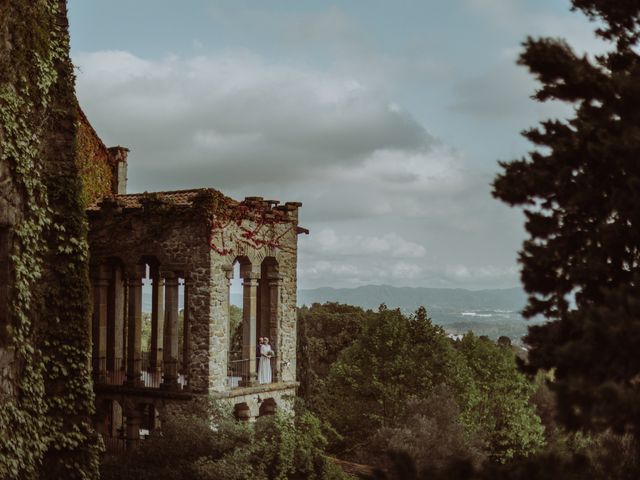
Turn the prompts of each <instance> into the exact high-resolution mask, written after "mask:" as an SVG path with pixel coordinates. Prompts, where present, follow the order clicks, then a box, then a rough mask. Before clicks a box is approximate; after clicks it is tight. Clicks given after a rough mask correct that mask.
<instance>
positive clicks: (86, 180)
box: [76, 109, 115, 205]
mask: <svg viewBox="0 0 640 480" xmlns="http://www.w3.org/2000/svg"><path fill="white" fill-rule="evenodd" d="M76 138H77V140H76V163H77V165H78V169H79V171H80V177H81V178H82V200H83V202H84V203H85V204H87V205H91V204H92V203H95V202H97V201H98V200H101V199H102V198H104V197H106V196H108V195H110V194H111V192H112V191H113V188H114V185H113V182H114V170H115V165H113V159H112V158H111V157H110V155H109V150H108V149H107V147H106V146H105V145H104V143H102V140H100V137H99V136H98V134H97V133H96V131H95V130H94V129H93V127H92V126H91V124H90V123H89V120H88V119H87V117H86V116H85V114H84V112H83V111H82V110H81V109H78V132H77V136H76Z"/></svg>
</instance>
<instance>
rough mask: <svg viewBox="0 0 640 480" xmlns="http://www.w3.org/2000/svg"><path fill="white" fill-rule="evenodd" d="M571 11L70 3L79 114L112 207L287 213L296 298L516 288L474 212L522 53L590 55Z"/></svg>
mask: <svg viewBox="0 0 640 480" xmlns="http://www.w3.org/2000/svg"><path fill="white" fill-rule="evenodd" d="M569 7H570V2H569V0H413V1H412V0H402V1H390V0H388V1H377V0H368V1H365V0H361V1H344V2H328V1H319V0H317V1H312V0H306V1H299V0H298V1H295V0H290V1H264V0H262V1H258V0H256V1H238V0H229V1H205V0H185V1H183V2H175V1H169V0H136V1H134V2H132V1H130V0H127V1H124V0H70V1H69V18H70V28H71V41H72V56H73V60H74V63H75V64H76V67H77V91H78V97H79V99H80V102H81V104H82V106H83V108H84V110H85V111H86V113H87V115H88V116H89V118H90V120H91V121H92V123H93V125H94V127H95V128H96V130H97V131H98V133H99V134H100V135H101V136H102V138H103V140H104V141H105V143H106V144H107V145H116V144H120V145H124V146H127V147H129V148H130V149H131V152H130V154H129V159H130V160H129V191H130V192H135V191H145V190H147V191H154V190H171V189H184V188H192V187H208V186H212V187H215V188H218V189H219V190H222V191H223V192H224V193H226V194H227V195H230V196H232V197H234V198H243V197H244V196H263V197H266V198H275V199H279V200H281V201H283V202H284V201H301V202H303V207H302V210H301V224H302V225H303V226H305V227H308V228H309V229H310V230H311V235H309V236H301V237H300V239H299V245H300V260H299V285H300V287H302V288H312V287H317V286H335V287H349V286H358V285H364V284H390V285H396V286H428V287H464V288H474V289H475V288H496V287H511V286H515V285H518V283H519V282H518V266H517V263H516V255H517V250H518V248H519V245H520V243H521V242H522V240H523V238H524V233H523V228H522V216H521V214H520V213H519V212H518V211H514V210H511V209H509V208H508V207H506V206H504V205H502V204H501V203H499V202H498V201H496V200H494V199H493V198H492V197H491V195H490V186H489V184H490V182H491V180H492V178H493V177H494V176H495V174H496V172H498V165H497V160H499V159H500V160H510V159H513V158H516V157H519V156H522V155H524V154H525V153H526V152H527V150H528V148H529V145H528V144H527V143H526V142H525V141H524V140H523V139H521V137H520V136H519V132H520V131H521V130H523V129H524V128H527V127H529V126H532V125H534V124H535V123H536V122H537V121H538V120H541V119H543V118H546V117H548V116H566V115H567V114H568V113H569V112H570V110H568V109H567V107H565V106H561V105H539V104H536V103H534V102H533V101H531V100H530V99H529V96H530V95H531V94H532V93H533V91H534V89H535V86H536V84H535V81H534V80H533V79H532V78H531V77H530V76H529V75H528V73H527V72H526V71H525V70H524V69H523V68H521V67H517V66H516V65H515V59H516V57H517V55H518V52H519V51H520V43H521V42H522V41H523V40H524V38H525V37H526V35H533V36H539V35H550V36H563V37H565V38H567V39H568V40H569V42H570V43H571V44H572V45H573V46H574V47H575V48H576V50H579V51H583V52H589V53H590V52H598V51H602V49H603V48H604V46H603V45H602V44H601V43H600V42H599V41H598V40H596V39H595V38H594V36H593V34H592V30H593V26H592V25H591V24H590V23H589V22H588V20H587V19H586V18H585V17H583V16H582V15H580V14H577V13H571V12H570V11H569Z"/></svg>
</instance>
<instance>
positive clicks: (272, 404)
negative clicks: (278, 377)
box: [258, 398, 278, 417]
mask: <svg viewBox="0 0 640 480" xmlns="http://www.w3.org/2000/svg"><path fill="white" fill-rule="evenodd" d="M277 409H278V404H277V403H276V401H275V399H273V398H267V399H265V400H263V401H262V402H260V409H259V412H258V415H259V416H261V417H262V416H264V415H275V413H276V411H277Z"/></svg>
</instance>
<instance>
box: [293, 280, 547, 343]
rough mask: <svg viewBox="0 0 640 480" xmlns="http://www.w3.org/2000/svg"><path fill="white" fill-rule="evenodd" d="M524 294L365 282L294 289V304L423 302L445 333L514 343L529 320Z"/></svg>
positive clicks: (406, 307) (409, 308) (406, 308)
mask: <svg viewBox="0 0 640 480" xmlns="http://www.w3.org/2000/svg"><path fill="white" fill-rule="evenodd" d="M526 300H527V297H526V294H525V293H524V291H523V290H522V289H521V288H519V287H516V288H505V289H491V290H466V289H462V288H424V287H392V286H389V285H365V286H362V287H356V288H331V287H322V288H316V289H311V290H299V291H298V305H299V306H302V305H311V304H313V303H325V302H338V303H346V304H350V305H357V306H360V307H362V308H364V309H377V308H378V307H379V305H380V304H381V303H384V304H386V305H387V307H389V308H400V310H402V311H403V312H404V313H411V312H414V311H415V310H416V309H417V308H418V307H420V306H424V307H425V308H426V309H427V312H428V313H429V316H430V317H431V318H432V320H433V322H434V323H436V324H439V325H442V326H443V327H444V328H445V330H446V331H447V332H449V333H454V334H457V333H466V332H468V331H469V330H471V331H473V332H474V333H476V334H477V335H487V336H489V337H490V338H493V339H496V338H498V337H499V336H501V335H506V336H508V337H510V338H511V339H512V341H513V342H514V343H520V338H521V337H522V336H524V335H525V334H526V332H527V327H528V325H530V324H531V323H539V321H526V320H525V319H524V318H522V316H521V315H520V311H521V310H522V308H523V307H524V306H525V304H526Z"/></svg>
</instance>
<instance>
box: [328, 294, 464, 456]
mask: <svg viewBox="0 0 640 480" xmlns="http://www.w3.org/2000/svg"><path fill="white" fill-rule="evenodd" d="M441 384H446V385H449V386H450V387H451V389H452V391H453V392H454V395H455V397H456V400H457V401H459V403H460V405H467V404H469V403H470V402H469V401H468V400H467V398H472V397H473V396H472V395H470V394H469V392H470V391H472V390H473V388H474V383H473V380H472V378H471V373H470V371H469V369H468V367H466V365H465V364H464V361H463V360H462V358H461V356H460V355H458V354H457V352H456V351H455V350H454V349H453V346H452V343H451V341H450V340H449V339H448V338H447V337H446V336H445V334H444V331H443V330H442V328H441V327H439V326H435V325H433V324H432V323H431V319H429V318H428V316H427V314H426V310H425V309H424V308H420V309H419V310H418V311H417V312H416V314H415V315H413V316H411V317H410V318H407V317H406V316H404V315H402V313H401V312H400V310H398V309H396V310H389V309H387V308H386V307H385V306H384V305H383V306H381V307H380V309H379V311H378V312H377V313H376V314H375V315H372V316H370V317H367V319H366V322H365V323H364V325H363V327H362V331H361V333H360V334H359V335H358V336H357V337H356V339H355V341H354V342H353V344H352V345H351V346H350V347H348V348H346V349H345V350H344V351H343V352H342V353H341V354H340V356H339V357H338V360H337V361H336V362H335V363H334V364H333V365H332V367H331V370H330V372H329V375H328V377H327V382H326V389H325V391H324V392H323V395H322V405H323V408H322V412H323V415H324V417H325V418H326V419H327V420H328V421H329V422H330V423H331V425H333V427H334V428H336V430H337V431H338V432H339V433H340V434H341V435H343V436H344V439H345V442H344V443H342V444H340V445H337V448H338V449H340V450H341V451H344V450H345V449H348V450H351V451H355V450H358V448H359V447H361V446H363V445H366V444H368V442H369V441H370V439H371V437H372V436H373V435H374V434H375V433H376V432H377V431H378V430H379V429H380V428H383V427H393V426H394V424H395V422H396V421H397V420H398V419H399V418H401V417H402V416H404V415H405V413H406V411H407V406H408V401H409V399H410V398H412V397H414V396H426V395H428V394H429V393H430V392H431V390H432V389H433V388H434V387H435V386H437V385H441Z"/></svg>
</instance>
